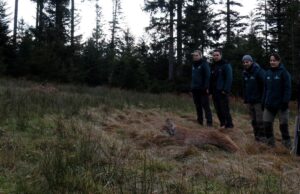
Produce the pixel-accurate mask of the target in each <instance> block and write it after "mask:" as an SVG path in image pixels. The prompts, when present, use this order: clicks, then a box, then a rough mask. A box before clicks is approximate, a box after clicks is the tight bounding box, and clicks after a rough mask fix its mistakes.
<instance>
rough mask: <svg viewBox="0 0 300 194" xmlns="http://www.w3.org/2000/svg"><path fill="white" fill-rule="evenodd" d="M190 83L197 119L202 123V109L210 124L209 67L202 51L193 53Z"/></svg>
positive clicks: (210, 124) (208, 124) (209, 124)
mask: <svg viewBox="0 0 300 194" xmlns="http://www.w3.org/2000/svg"><path fill="white" fill-rule="evenodd" d="M192 55H193V66H192V84H191V90H192V94H193V100H194V104H195V106H196V111H197V121H198V123H199V124H200V125H203V110H204V112H205V117H206V123H207V126H212V114H211V110H210V106H209V91H208V88H209V80H210V69H209V65H208V63H207V61H206V60H205V59H204V58H203V56H202V52H201V51H199V50H195V51H194V52H193V53H192Z"/></svg>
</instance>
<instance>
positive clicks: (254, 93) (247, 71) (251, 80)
mask: <svg viewBox="0 0 300 194" xmlns="http://www.w3.org/2000/svg"><path fill="white" fill-rule="evenodd" d="M242 62H243V66H244V71H243V79H244V83H243V85H244V103H245V104H247V105H248V108H249V113H250V117H251V120H252V121H251V125H252V127H253V132H254V137H255V140H256V141H262V140H263V138H264V126H263V111H262V106H261V99H262V96H263V92H264V79H265V71H264V70H263V69H262V68H261V67H260V66H259V65H258V64H257V63H255V62H254V61H253V58H252V57H251V56H250V55H244V56H243V58H242Z"/></svg>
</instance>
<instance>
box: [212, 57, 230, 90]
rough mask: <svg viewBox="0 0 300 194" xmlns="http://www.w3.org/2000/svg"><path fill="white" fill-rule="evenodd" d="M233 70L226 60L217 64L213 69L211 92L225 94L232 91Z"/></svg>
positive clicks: (214, 64)
mask: <svg viewBox="0 0 300 194" xmlns="http://www.w3.org/2000/svg"><path fill="white" fill-rule="evenodd" d="M232 79H233V78H232V68H231V65H230V64H229V63H227V62H226V61H225V60H223V59H222V60H221V61H219V62H215V63H213V64H212V68H211V87H210V92H211V93H212V94H213V93H215V92H225V93H227V94H229V93H230V91H231V86H232Z"/></svg>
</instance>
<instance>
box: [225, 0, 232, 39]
mask: <svg viewBox="0 0 300 194" xmlns="http://www.w3.org/2000/svg"><path fill="white" fill-rule="evenodd" d="M226 6H227V16H226V21H227V33H226V36H227V38H226V41H227V43H231V20H230V0H227V3H226Z"/></svg>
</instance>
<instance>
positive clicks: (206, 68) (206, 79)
mask: <svg viewBox="0 0 300 194" xmlns="http://www.w3.org/2000/svg"><path fill="white" fill-rule="evenodd" d="M204 74H205V75H204V89H205V90H206V91H205V92H207V93H208V89H209V82H210V75H211V72H210V68H209V65H208V63H205V64H204Z"/></svg>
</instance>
